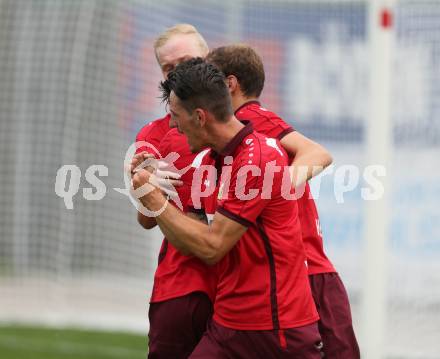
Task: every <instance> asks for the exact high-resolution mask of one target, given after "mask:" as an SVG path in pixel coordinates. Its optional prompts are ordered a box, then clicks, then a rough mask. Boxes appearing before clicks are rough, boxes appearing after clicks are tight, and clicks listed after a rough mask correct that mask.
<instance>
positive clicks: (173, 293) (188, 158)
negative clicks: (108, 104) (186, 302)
mask: <svg viewBox="0 0 440 359" xmlns="http://www.w3.org/2000/svg"><path fill="white" fill-rule="evenodd" d="M159 152H160V154H161V155H162V157H163V158H166V157H167V156H168V158H173V157H174V156H175V155H176V154H177V155H179V156H178V157H177V159H176V160H175V161H174V162H173V166H174V167H175V168H176V169H177V170H179V171H180V170H183V169H188V170H187V171H186V172H185V173H183V174H182V177H181V180H182V182H183V186H180V187H176V190H177V192H178V194H179V199H180V201H181V203H182V205H183V210H184V211H185V212H186V205H187V203H188V199H189V197H190V190H191V181H192V178H193V172H194V168H192V167H191V164H192V162H193V160H194V158H195V157H196V154H192V153H191V151H190V149H189V145H188V142H187V140H186V137H185V136H184V135H182V134H180V133H179V132H178V131H177V129H171V130H170V131H168V133H167V134H166V135H165V137H163V139H162V141H161V143H160V145H159ZM215 275H216V273H215V271H214V268H213V267H209V266H207V265H206V264H204V263H203V262H202V261H201V260H200V259H198V258H196V257H193V256H185V255H183V254H181V253H180V252H179V251H177V249H176V248H175V247H173V245H172V244H170V243H169V242H168V241H167V240H166V238H165V239H164V240H163V242H162V247H161V250H160V253H159V263H158V267H157V269H156V273H155V275H154V286H153V293H152V295H151V302H161V301H164V300H168V299H171V298H177V297H181V296H183V295H186V294H188V293H192V292H197V291H199V292H204V293H206V294H207V295H208V296H209V297H210V298H211V300H212V301H214V296H215V289H216V285H217V280H216V276H215Z"/></svg>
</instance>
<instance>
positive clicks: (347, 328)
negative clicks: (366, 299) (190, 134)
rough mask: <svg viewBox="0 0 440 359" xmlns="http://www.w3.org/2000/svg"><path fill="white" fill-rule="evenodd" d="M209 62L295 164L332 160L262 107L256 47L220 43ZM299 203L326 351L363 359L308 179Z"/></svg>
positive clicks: (237, 102)
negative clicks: (327, 254)
mask: <svg viewBox="0 0 440 359" xmlns="http://www.w3.org/2000/svg"><path fill="white" fill-rule="evenodd" d="M207 60H208V61H209V62H211V63H214V64H215V65H216V66H217V67H218V68H219V69H220V70H222V71H223V72H224V74H225V76H226V79H227V80H226V81H227V83H228V86H229V89H230V92H231V97H232V104H233V108H234V111H235V116H236V117H237V118H238V119H239V120H249V121H250V122H251V123H252V124H253V126H254V129H255V130H256V131H258V132H260V133H263V134H265V135H267V136H269V137H273V138H277V139H278V140H280V142H281V145H282V146H283V147H284V149H285V150H286V151H287V153H288V154H289V156H290V158H291V159H293V160H294V161H293V163H292V166H295V167H298V166H307V167H309V168H310V166H311V165H321V164H322V163H325V162H327V163H326V164H330V162H331V158H330V156H329V155H328V154H326V150H325V149H323V148H320V146H319V145H318V144H316V143H314V142H312V141H311V140H309V139H307V138H306V137H304V136H302V135H301V134H299V133H298V132H297V131H294V130H293V129H292V127H291V126H289V125H288V124H286V123H285V122H284V121H283V120H282V119H281V118H280V117H279V116H277V115H276V114H275V113H273V112H271V111H268V110H267V109H265V108H263V107H261V105H260V103H259V102H258V97H259V96H260V94H261V92H262V90H263V86H264V80H265V75H264V67H263V63H262V61H261V58H260V57H259V56H258V54H257V53H256V52H255V51H254V50H253V49H252V48H251V47H249V46H246V45H231V46H224V47H219V48H217V49H214V50H212V51H211V52H210V53H209V55H208V57H207ZM319 152H321V155H319ZM320 157H321V158H323V160H321V163H317V162H314V160H315V159H319V158H320ZM326 157H327V158H328V159H327V160H325V158H326ZM315 161H316V160H315ZM321 169H322V167H321ZM312 172H313V171H312V170H311V169H310V170H307V177H303V178H298V172H297V173H296V175H297V178H294V179H293V181H294V182H293V183H297V184H298V183H299V182H301V181H302V180H306V179H309V178H310V176H311V175H312ZM304 173H305V172H304ZM313 174H316V171H315V173H313ZM297 202H298V214H299V219H300V222H301V229H302V238H303V242H304V245H305V249H306V255H307V265H308V274H309V280H310V286H311V288H312V294H313V297H314V300H315V304H316V307H317V309H318V313H319V316H320V321H319V324H318V325H319V330H320V333H321V337H322V340H323V344H324V347H323V351H324V353H325V355H326V357H328V358H350V359H356V358H359V357H360V354H359V347H358V344H357V341H356V337H355V334H354V330H353V326H352V320H351V311H350V304H349V301H348V296H347V292H346V290H345V288H344V285H343V283H342V281H341V279H340V278H339V275H338V273H337V272H336V270H335V268H334V267H333V265H332V263H331V262H330V260H329V259H328V258H327V256H326V254H325V252H324V246H323V242H322V234H321V231H320V228H319V217H318V212H317V209H316V206H315V202H314V199H313V197H312V196H311V194H310V188H309V185H308V184H307V183H306V184H305V189H304V193H303V194H302V195H301V197H299V198H298V200H297Z"/></svg>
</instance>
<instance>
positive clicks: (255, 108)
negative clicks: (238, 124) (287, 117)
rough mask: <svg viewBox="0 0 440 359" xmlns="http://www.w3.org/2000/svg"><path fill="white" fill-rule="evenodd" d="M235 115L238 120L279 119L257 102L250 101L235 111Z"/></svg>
mask: <svg viewBox="0 0 440 359" xmlns="http://www.w3.org/2000/svg"><path fill="white" fill-rule="evenodd" d="M236 114H237V116H238V117H240V118H246V117H248V118H249V119H251V118H261V117H263V118H267V119H270V118H278V119H281V117H280V116H278V115H277V114H276V113H275V112H273V111H271V110H268V109H267V108H266V107H263V106H262V105H261V104H260V102H258V101H250V102H248V103H246V104H244V105H243V106H242V107H241V108H239V109H238V110H237V111H236Z"/></svg>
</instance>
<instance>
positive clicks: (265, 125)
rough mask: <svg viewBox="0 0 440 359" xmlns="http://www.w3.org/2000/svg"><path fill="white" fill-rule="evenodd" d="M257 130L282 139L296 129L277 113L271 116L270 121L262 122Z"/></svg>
mask: <svg viewBox="0 0 440 359" xmlns="http://www.w3.org/2000/svg"><path fill="white" fill-rule="evenodd" d="M255 130H256V131H258V132H260V133H262V134H264V135H266V136H267V137H272V138H276V139H277V140H281V139H282V138H283V137H284V136H286V135H287V134H289V133H291V132H294V131H295V129H294V128H293V127H292V126H291V125H289V124H288V123H286V122H285V121H284V120H283V119H281V118H280V117H278V116H276V115H274V116H271V117H270V119H269V120H268V121H264V122H261V124H260V126H258V127H257V128H255Z"/></svg>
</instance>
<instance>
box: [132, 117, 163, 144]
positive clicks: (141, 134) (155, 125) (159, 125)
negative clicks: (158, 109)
mask: <svg viewBox="0 0 440 359" xmlns="http://www.w3.org/2000/svg"><path fill="white" fill-rule="evenodd" d="M170 117H171V116H170V114H167V115H165V116H164V117H161V118H158V119H155V120H153V121H151V122H149V123H147V124H146V125H144V126H143V127H142V128H141V129H140V130H139V131H138V133H137V135H136V138H137V139H141V140H143V139H145V138H146V137H149V136H150V135H151V134H152V133H153V132H157V133H160V135H164V134H166V133H167V132H168V131H169V130H170V125H169V123H170Z"/></svg>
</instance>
